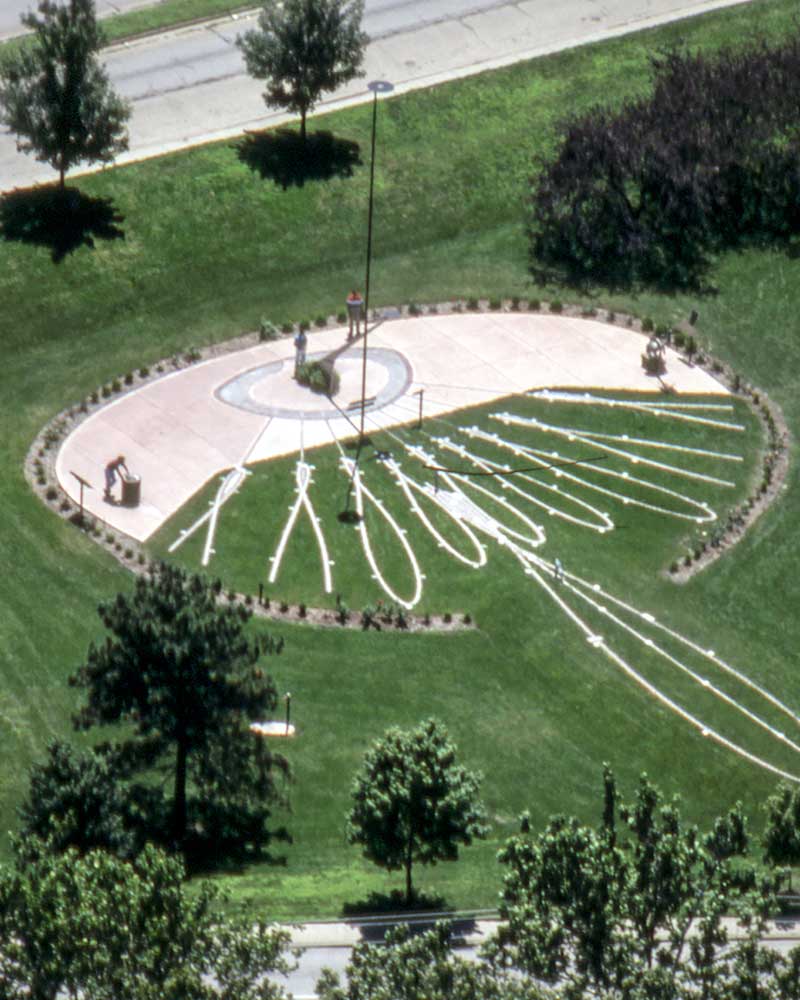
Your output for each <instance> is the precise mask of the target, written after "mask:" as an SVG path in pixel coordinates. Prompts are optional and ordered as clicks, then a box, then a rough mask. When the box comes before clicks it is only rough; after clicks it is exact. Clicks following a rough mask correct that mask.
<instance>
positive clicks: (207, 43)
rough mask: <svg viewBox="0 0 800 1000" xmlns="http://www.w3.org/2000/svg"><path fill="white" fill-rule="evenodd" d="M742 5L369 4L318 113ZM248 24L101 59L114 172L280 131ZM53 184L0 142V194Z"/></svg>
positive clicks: (595, 1)
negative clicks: (125, 139)
mask: <svg viewBox="0 0 800 1000" xmlns="http://www.w3.org/2000/svg"><path fill="white" fill-rule="evenodd" d="M2 2H5V0H0V3H2ZM15 2H16V0H15ZM743 2H749V0H560V2H559V3H558V4H557V5H556V4H552V3H551V2H550V0H519V2H516V3H509V2H497V0H369V4H368V13H367V15H366V18H365V27H366V29H367V31H368V32H370V34H371V35H372V37H373V41H372V42H371V44H370V46H369V48H368V51H367V56H366V62H365V69H366V76H365V78H364V79H361V80H357V81H353V82H352V83H350V84H348V85H347V86H345V87H343V88H342V89H341V90H340V91H338V92H337V93H336V94H334V95H330V96H329V97H328V98H327V99H326V100H325V101H323V102H322V103H321V105H320V108H319V110H320V111H325V110H328V109H331V108H334V107H342V106H345V105H347V104H355V103H361V102H364V101H366V100H369V99H370V95H369V93H368V91H367V90H366V82H365V81H366V80H370V79H380V78H383V79H388V80H391V81H392V82H393V83H394V84H395V87H396V90H397V91H398V92H403V91H407V90H412V89H417V88H420V87H426V86H430V85H432V84H435V83H439V82H441V81H443V80H446V79H452V78H455V77H460V76H466V75H469V74H471V73H476V72H480V71H482V70H484V69H488V68H491V67H495V66H502V65H508V64H510V63H513V62H517V61H519V60H521V59H526V58H532V57H534V56H536V55H541V54H543V53H546V52H553V51H557V50H560V49H564V48H570V47H572V46H574V45H578V44H582V43H586V42H590V41H594V40H597V39H601V38H608V37H611V36H614V35H620V34H624V33H625V32H629V31H634V30H636V29H639V28H643V27H647V26H650V25H654V24H660V23H664V22H666V21H671V20H675V19H676V18H681V17H687V16H691V15H693V14H697V13H700V12H702V11H706V10H711V9H715V8H718V7H726V6H732V5H734V4H737V3H743ZM470 11H471V13H470ZM249 24H250V21H249V20H247V19H243V18H238V19H236V20H235V21H234V20H232V19H226V20H224V21H221V22H217V23H215V24H211V25H206V26H203V27H194V28H191V29H184V30H181V31H177V32H171V33H168V34H166V35H162V36H158V37H155V38H150V39H146V40H141V41H139V42H136V43H132V44H130V45H123V46H118V47H116V48H112V49H109V50H107V51H106V53H105V59H106V62H107V65H108V68H109V72H110V74H111V77H112V79H113V81H114V82H115V84H116V86H117V87H118V88H119V89H120V91H122V92H123V93H124V94H126V95H128V96H129V97H130V98H131V99H132V101H133V116H132V119H131V124H130V135H131V151H130V153H129V154H126V155H125V156H124V157H121V158H120V161H119V162H128V161H130V160H136V159H142V158H145V157H148V156H155V155H159V154H160V153H164V152H168V151H170V150H175V149H180V148H183V147H186V146H190V145H195V144H198V143H201V142H206V141H209V140H212V139H226V138H231V137H233V136H235V135H239V134H241V133H242V131H243V130H244V129H258V128H264V127H266V126H269V125H275V124H279V123H281V122H283V121H286V120H288V119H287V116H285V115H282V114H279V113H271V112H268V111H267V109H266V107H265V106H264V103H263V101H262V100H261V88H260V85H259V83H258V82H257V81H254V80H251V79H250V78H249V77H248V76H247V75H246V74H245V72H244V69H243V66H242V64H241V61H240V56H239V52H238V50H237V49H236V48H235V45H234V40H235V37H236V35H237V34H239V33H240V32H241V31H242V30H243V29H246V28H247V27H248V26H249ZM52 177H53V172H52V171H51V170H50V168H49V167H47V166H45V165H43V164H39V163H37V162H36V161H35V160H34V159H33V158H32V157H30V156H27V157H26V156H22V155H21V154H18V153H17V152H16V148H15V142H14V138H13V137H12V136H10V135H8V134H0V191H5V190H8V189H10V188H12V187H20V186H25V185H28V184H32V183H37V182H42V181H48V180H51V179H52Z"/></svg>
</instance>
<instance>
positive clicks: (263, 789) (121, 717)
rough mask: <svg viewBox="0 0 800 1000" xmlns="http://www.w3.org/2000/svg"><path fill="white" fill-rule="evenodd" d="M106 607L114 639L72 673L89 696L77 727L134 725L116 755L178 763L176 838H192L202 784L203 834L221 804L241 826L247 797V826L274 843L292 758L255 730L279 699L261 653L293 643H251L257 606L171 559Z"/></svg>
mask: <svg viewBox="0 0 800 1000" xmlns="http://www.w3.org/2000/svg"><path fill="white" fill-rule="evenodd" d="M98 610H99V614H100V618H101V619H102V622H103V624H104V625H105V627H106V628H107V629H108V631H109V633H110V635H109V636H108V637H107V638H106V639H105V641H104V642H103V643H101V644H92V645H91V646H90V648H89V652H88V655H87V659H86V663H85V664H84V665H83V666H82V667H81V668H80V669H79V670H78V671H77V672H76V673H75V675H74V676H73V677H72V678H70V683H72V684H74V685H77V686H79V687H82V688H85V689H86V693H87V701H86V704H85V706H84V707H83V708H82V709H81V710H80V712H79V713H78V714H77V715H76V717H75V725H76V727H77V728H79V729H88V728H90V727H91V726H107V725H114V724H119V723H124V724H126V726H127V729H126V738H125V739H123V741H122V742H121V743H120V744H118V746H117V747H116V748H115V760H116V762H117V765H118V766H119V767H120V768H121V769H123V770H124V769H127V770H128V771H129V772H130V773H135V772H136V771H138V770H143V769H149V768H153V767H155V766H156V765H157V764H163V763H164V762H166V763H167V766H168V768H169V770H170V771H171V773H172V786H173V793H172V803H171V809H170V813H171V822H170V831H169V840H170V842H171V843H172V844H173V846H175V847H185V846H186V843H187V800H188V790H189V787H190V786H191V787H192V788H193V789H195V790H197V791H198V792H202V794H200V795H199V796H198V798H199V799H200V800H202V802H201V809H202V815H200V816H198V817H196V818H197V820H198V821H197V823H196V824H195V826H194V827H193V830H192V836H193V837H194V836H195V834H197V835H198V836H202V835H203V834H204V832H206V831H207V824H206V823H205V822H204V820H205V819H207V818H208V816H209V815H210V813H211V812H213V810H214V807H215V804H217V803H218V802H221V803H222V809H223V811H224V812H226V813H227V815H228V823H227V828H228V830H229V832H230V830H231V824H232V823H233V820H234V819H235V817H234V816H231V809H230V808H229V806H226V805H225V804H224V803H225V802H227V803H230V802H231V801H238V802H239V803H241V802H242V800H244V799H248V800H249V801H250V802H251V805H252V809H248V810H247V812H246V815H244V817H243V822H244V824H245V829H242V830H240V834H241V836H242V837H243V838H244V839H245V840H247V841H249V842H250V843H251V844H252V846H254V847H258V846H260V844H259V843H258V841H259V840H261V841H262V842H263V841H266V840H267V839H268V834H267V831H266V830H265V829H264V822H265V820H266V817H267V816H268V815H269V807H270V805H272V804H274V803H275V801H278V800H280V798H281V796H280V795H279V789H278V786H277V784H276V782H275V769H276V767H277V768H280V769H281V770H282V771H283V772H284V773H286V771H287V765H286V762H285V760H284V759H283V758H282V757H280V756H279V755H276V754H273V753H271V752H270V751H269V750H268V748H267V747H265V746H264V745H263V741H262V739H261V738H260V737H258V736H255V735H254V734H253V733H252V732H251V731H250V729H249V726H250V723H251V722H253V721H255V720H259V719H264V718H265V717H267V716H268V714H269V713H270V712H271V711H272V710H273V709H274V708H275V705H276V703H277V696H276V690H275V685H274V683H273V681H272V679H271V678H270V677H269V675H267V674H266V673H265V672H264V670H263V668H262V666H261V665H260V659H261V656H262V654H264V653H274V652H280V650H281V648H282V641H280V642H278V643H275V642H273V641H272V640H271V639H267V640H264V639H262V640H260V641H259V640H255V641H252V642H251V641H250V639H249V638H248V637H247V635H246V634H245V624H246V623H247V621H248V619H249V618H250V615H251V612H250V611H249V609H247V608H246V607H243V606H241V605H239V604H221V603H219V601H218V599H217V591H216V588H215V587H214V586H213V585H212V584H210V583H209V581H207V580H205V579H204V578H202V577H200V576H196V575H189V574H187V573H186V572H184V571H183V570H181V569H179V568H177V567H174V566H170V565H167V564H165V563H160V564H156V565H154V566H153V567H152V568H151V570H150V571H149V572H148V573H147V574H146V575H144V576H141V577H139V579H138V580H137V581H136V585H135V589H134V592H133V594H132V595H130V596H128V595H125V594H119V595H118V596H117V597H116V598H115V599H114V600H112V601H109V602H107V603H104V604H101V605H100V607H99V609H98ZM128 733H129V734H130V735H128ZM253 809H254V810H255V815H256V821H255V823H253V822H252V819H253V811H252V810H253ZM253 841H255V843H253Z"/></svg>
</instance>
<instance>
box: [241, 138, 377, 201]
mask: <svg viewBox="0 0 800 1000" xmlns="http://www.w3.org/2000/svg"><path fill="white" fill-rule="evenodd" d="M234 149H235V150H236V155H237V156H238V157H239V159H240V160H241V162H242V163H244V164H246V165H247V166H248V167H249V168H250V169H251V170H252V171H253V172H254V173H258V174H260V176H261V177H262V178H263V179H264V180H272V181H275V183H276V184H279V185H280V186H281V187H282V188H283V190H284V191H286V190H287V188H290V187H302V186H303V185H304V184H305V182H306V181H327V180H330V179H331V178H332V177H352V175H353V170H354V169H355V167H357V166H360V164H361V156H360V148H359V145H358V143H357V142H351V141H350V140H349V139H337V138H336V136H334V135H333V134H332V133H331V132H309V133H308V135H307V136H306V140H305V142H303V140H302V139H301V137H300V134H299V133H298V132H292V131H291V130H290V129H276V130H274V131H269V132H251V133H249V134H248V135H246V136H245V137H244V138H243V139H241V140H240V141H239V142H237V143H236V145H235V146H234Z"/></svg>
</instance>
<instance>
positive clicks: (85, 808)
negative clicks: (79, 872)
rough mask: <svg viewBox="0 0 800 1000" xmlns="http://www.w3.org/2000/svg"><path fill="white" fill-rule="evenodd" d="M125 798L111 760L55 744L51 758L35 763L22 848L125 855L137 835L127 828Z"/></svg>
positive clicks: (22, 809)
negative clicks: (34, 847) (105, 852)
mask: <svg viewBox="0 0 800 1000" xmlns="http://www.w3.org/2000/svg"><path fill="white" fill-rule="evenodd" d="M125 813H126V799H125V794H124V791H123V789H122V788H121V786H120V783H119V781H118V780H117V774H116V771H115V769H114V768H113V767H112V765H111V763H110V762H109V760H108V758H107V757H106V756H104V755H101V754H97V753H93V752H92V751H88V750H87V751H81V750H77V749H76V748H75V747H73V746H71V745H70V744H69V743H66V742H64V741H63V740H53V741H52V743H51V744H50V745H49V747H48V748H47V760H46V761H45V762H44V763H41V764H34V765H33V767H32V768H31V772H30V787H29V790H28V796H27V798H26V799H25V801H24V802H23V803H22V805H21V806H20V808H19V816H20V821H21V829H20V837H19V848H20V850H21V851H23V852H27V851H29V850H30V848H31V847H32V846H41V845H44V846H45V847H46V848H47V850H50V851H54V852H56V853H60V852H62V851H65V850H67V848H70V847H73V848H75V849H76V850H77V851H78V853H79V854H86V853H87V852H88V851H91V850H94V849H95V848H102V849H103V850H107V851H110V852H112V853H113V854H117V855H119V856H121V857H125V856H127V855H129V854H131V853H132V852H133V837H132V835H131V832H130V831H129V830H128V829H126V825H125Z"/></svg>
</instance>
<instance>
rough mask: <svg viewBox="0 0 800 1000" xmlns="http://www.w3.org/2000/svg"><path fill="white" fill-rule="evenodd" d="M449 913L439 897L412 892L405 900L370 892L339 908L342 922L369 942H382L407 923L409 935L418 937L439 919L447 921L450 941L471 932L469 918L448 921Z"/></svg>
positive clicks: (398, 895) (401, 895)
mask: <svg viewBox="0 0 800 1000" xmlns="http://www.w3.org/2000/svg"><path fill="white" fill-rule="evenodd" d="M451 912H452V911H451V910H450V908H449V907H448V905H447V901H446V900H445V899H444V897H443V896H428V895H426V894H425V893H416V892H415V893H414V894H413V896H412V898H411V900H410V901H409V900H407V899H406V897H405V894H404V893H402V892H398V891H394V892H389V893H384V892H371V893H370V894H369V896H368V897H367V898H366V899H360V900H358V901H357V902H355V903H345V904H344V906H343V907H342V917H343V918H344V920H345V921H346V922H347V923H349V924H352V926H354V927H357V928H358V930H359V931H360V933H361V937H362V938H363V940H364V941H370V942H376V941H383V940H384V938H385V937H386V934H387V932H388V931H389V930H391V928H392V927H396V926H397V924H401V923H407V924H408V926H409V928H410V930H411V933H412V934H422V933H423V932H424V931H429V930H430V929H431V927H432V926H433V925H434V924H435V923H436V922H437V921H439V920H450V923H451V926H452V933H453V939H454V941H455V942H458V940H459V939H461V938H464V937H466V936H467V935H468V934H471V933H472V932H473V931H474V930H475V927H476V923H475V919H474V918H473V917H460V918H458V919H451V917H450V913H451Z"/></svg>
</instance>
